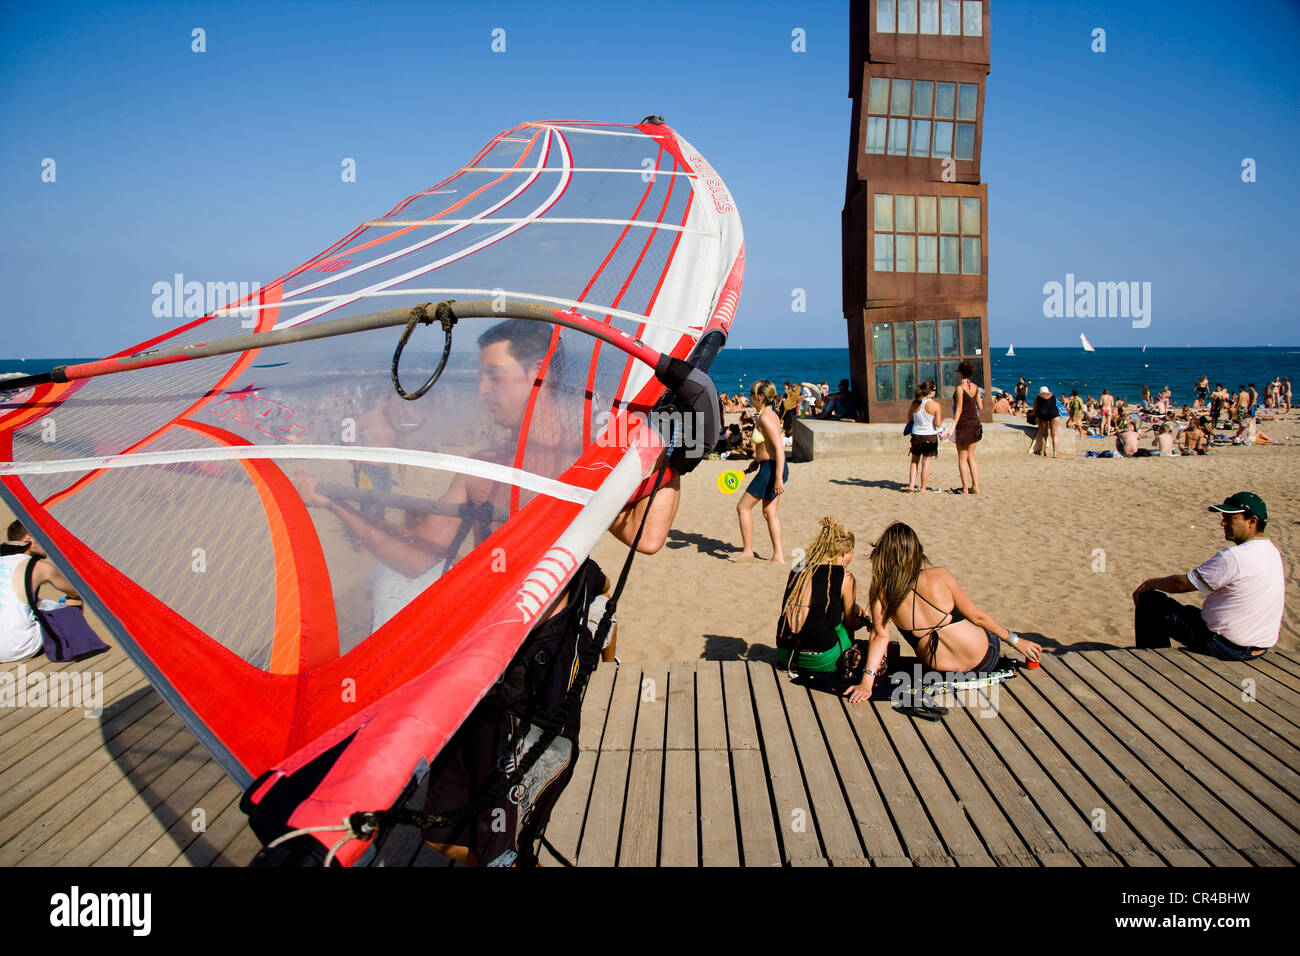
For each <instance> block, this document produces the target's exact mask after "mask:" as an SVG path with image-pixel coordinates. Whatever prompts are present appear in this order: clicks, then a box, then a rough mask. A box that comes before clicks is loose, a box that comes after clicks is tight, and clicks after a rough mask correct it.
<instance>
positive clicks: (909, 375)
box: [894, 362, 916, 402]
mask: <svg viewBox="0 0 1300 956" xmlns="http://www.w3.org/2000/svg"><path fill="white" fill-rule="evenodd" d="M894 368H895V369H896V370H897V372H898V389H897V391H896V392H895V394H896V395H897V399H896V401H900V402H906V401H909V400H910V399H911V398H912V396H914V395H915V394H916V366H915V365H913V364H912V363H911V362H899V363H898V364H897V365H895V366H894Z"/></svg>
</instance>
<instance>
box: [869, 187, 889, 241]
mask: <svg viewBox="0 0 1300 956" xmlns="http://www.w3.org/2000/svg"><path fill="white" fill-rule="evenodd" d="M875 204H876V210H875V213H876V214H875V221H874V222H873V224H872V225H873V226H874V227H875V230H876V232H893V231H894V197H893V196H892V195H891V194H889V193H876V195H875Z"/></svg>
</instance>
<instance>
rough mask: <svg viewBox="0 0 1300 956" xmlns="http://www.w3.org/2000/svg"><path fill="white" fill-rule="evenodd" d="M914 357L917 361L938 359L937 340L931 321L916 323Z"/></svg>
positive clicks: (932, 321)
mask: <svg viewBox="0 0 1300 956" xmlns="http://www.w3.org/2000/svg"><path fill="white" fill-rule="evenodd" d="M916 357H917V358H919V359H933V358H938V357H939V339H938V338H937V334H936V330H935V326H934V320H933V319H927V320H925V321H923V322H917V323H916Z"/></svg>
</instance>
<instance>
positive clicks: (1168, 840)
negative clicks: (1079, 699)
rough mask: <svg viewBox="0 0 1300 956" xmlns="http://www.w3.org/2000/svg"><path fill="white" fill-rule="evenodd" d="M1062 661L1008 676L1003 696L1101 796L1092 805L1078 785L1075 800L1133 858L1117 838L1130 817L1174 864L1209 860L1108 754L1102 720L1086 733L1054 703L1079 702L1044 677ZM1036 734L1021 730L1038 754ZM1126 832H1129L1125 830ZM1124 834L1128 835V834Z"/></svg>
mask: <svg viewBox="0 0 1300 956" xmlns="http://www.w3.org/2000/svg"><path fill="white" fill-rule="evenodd" d="M1056 666H1060V665H1052V664H1049V663H1048V662H1046V661H1044V663H1043V666H1042V667H1041V668H1040V669H1039V670H1037V671H1035V672H1034V676H1033V677H1032V678H1026V679H1025V680H1024V681H1019V680H1014V681H1007V682H1006V683H1005V684H1003V685H1001V686H1002V687H1003V699H1004V700H1005V698H1006V696H1007V694H1010V695H1011V696H1012V697H1013V698H1014V699H1015V700H1016V702H1017V703H1019V704H1020V705H1021V707H1023V708H1024V711H1025V714H1026V715H1027V717H1028V718H1029V720H1030V721H1032V723H1033V725H1034V726H1035V728H1036V729H1037V730H1038V731H1040V732H1042V733H1043V734H1044V735H1046V736H1047V737H1048V738H1050V739H1051V740H1052V742H1053V744H1054V745H1055V747H1056V748H1057V749H1058V751H1059V752H1060V753H1061V754H1063V755H1064V756H1065V757H1067V758H1068V759H1069V760H1070V762H1071V763H1072V764H1073V765H1074V766H1075V767H1077V768H1078V769H1079V772H1080V774H1081V776H1082V778H1083V779H1084V780H1085V781H1086V783H1087V790H1085V791H1082V792H1083V793H1086V792H1087V791H1092V792H1094V793H1095V794H1096V796H1097V798H1098V799H1097V802H1096V803H1094V804H1093V805H1092V806H1088V803H1087V802H1079V800H1078V799H1077V795H1078V794H1079V793H1080V792H1081V791H1080V790H1079V789H1078V788H1072V790H1073V794H1072V799H1074V800H1075V805H1076V806H1077V807H1079V809H1080V811H1081V812H1082V813H1083V815H1084V818H1085V819H1087V820H1089V821H1094V820H1095V821H1097V823H1096V824H1094V825H1099V826H1101V827H1102V828H1103V829H1102V830H1101V832H1102V839H1103V840H1105V842H1106V844H1107V845H1108V846H1110V847H1111V848H1112V849H1115V850H1116V851H1117V852H1119V853H1120V855H1121V856H1123V857H1124V858H1125V860H1128V859H1130V854H1132V853H1133V849H1132V848H1130V847H1129V846H1128V845H1127V841H1126V840H1125V839H1124V838H1123V837H1122V838H1121V840H1120V841H1118V842H1116V841H1114V840H1113V839H1112V831H1113V830H1114V829H1115V828H1116V827H1118V826H1120V825H1121V824H1123V823H1124V822H1125V821H1127V825H1128V826H1130V827H1132V830H1133V832H1134V833H1136V834H1137V835H1138V836H1140V837H1141V838H1142V840H1143V841H1145V842H1146V844H1147V845H1148V846H1149V847H1150V849H1151V850H1154V851H1155V852H1156V853H1158V854H1159V855H1160V856H1161V857H1162V858H1164V860H1165V861H1166V862H1167V863H1169V864H1170V865H1173V866H1208V865H1209V864H1208V863H1207V862H1206V861H1205V859H1204V858H1203V857H1202V856H1201V855H1200V854H1198V853H1197V852H1196V851H1195V850H1193V849H1192V848H1191V847H1189V846H1188V845H1187V844H1186V843H1185V842H1183V840H1182V838H1181V837H1180V836H1179V835H1178V834H1176V833H1175V832H1174V831H1173V830H1172V829H1170V827H1169V826H1168V825H1167V824H1166V823H1165V821H1164V819H1162V818H1161V816H1160V815H1158V814H1157V813H1156V812H1155V811H1153V810H1152V809H1151V807H1149V806H1148V805H1147V804H1146V802H1145V801H1143V800H1142V799H1140V798H1139V797H1138V796H1137V795H1136V794H1135V793H1134V791H1133V785H1132V784H1130V783H1129V781H1128V780H1127V779H1124V778H1121V777H1120V776H1119V775H1118V774H1117V773H1116V772H1115V770H1114V769H1112V767H1111V765H1110V764H1109V763H1108V762H1107V760H1106V759H1104V754H1105V753H1109V752H1110V750H1112V749H1113V746H1114V745H1113V742H1111V741H1109V740H1103V739H1102V738H1103V736H1104V737H1106V738H1109V734H1104V732H1103V731H1102V730H1101V728H1100V727H1099V726H1093V727H1090V728H1089V729H1088V730H1084V731H1082V736H1081V735H1080V732H1079V731H1076V730H1075V727H1074V726H1073V725H1072V722H1069V721H1067V720H1066V719H1065V718H1064V717H1062V716H1061V714H1060V713H1058V712H1057V708H1056V707H1054V706H1053V704H1054V703H1056V702H1060V703H1061V704H1062V706H1064V707H1066V708H1069V709H1071V710H1077V709H1078V705H1077V704H1074V703H1073V702H1072V701H1070V700H1068V699H1063V698H1065V695H1064V694H1063V693H1062V692H1061V690H1060V688H1059V687H1057V686H1056V684H1055V682H1053V681H1051V680H1044V679H1043V677H1044V676H1045V675H1047V674H1048V673H1050V671H1052V670H1054V669H1055V667H1056ZM1003 706H1004V707H1005V706H1006V705H1005V704H1004V705H1003ZM1094 723H1095V722H1094ZM1032 739H1033V738H1028V737H1026V736H1023V735H1022V736H1021V740H1022V741H1023V742H1024V743H1025V744H1026V746H1027V747H1029V749H1030V750H1031V751H1033V752H1034V753H1035V754H1037V753H1038V752H1039V748H1038V745H1036V744H1035V743H1032V742H1031V741H1032ZM1094 748H1096V749H1094ZM1053 776H1054V777H1055V778H1056V779H1058V780H1061V779H1063V778H1062V775H1061V774H1060V773H1059V772H1058V771H1056V770H1053ZM1066 779H1068V778H1066ZM1160 802H1161V804H1162V805H1164V804H1165V803H1168V799H1167V798H1165V797H1161V798H1160ZM1097 811H1101V812H1102V813H1103V814H1104V816H1098V815H1097ZM1116 818H1118V819H1116ZM1120 832H1121V833H1122V834H1123V831H1122V830H1121V831H1120ZM1124 836H1125V837H1126V836H1127V834H1124Z"/></svg>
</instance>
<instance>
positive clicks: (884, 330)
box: [871, 322, 894, 362]
mask: <svg viewBox="0 0 1300 956" xmlns="http://www.w3.org/2000/svg"><path fill="white" fill-rule="evenodd" d="M871 358H872V361H874V362H892V361H893V360H894V336H893V334H892V333H891V332H890V330H889V323H888V322H873V323H872V324H871Z"/></svg>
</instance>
